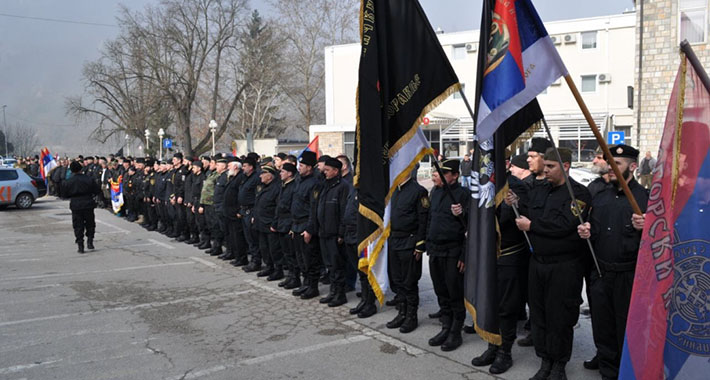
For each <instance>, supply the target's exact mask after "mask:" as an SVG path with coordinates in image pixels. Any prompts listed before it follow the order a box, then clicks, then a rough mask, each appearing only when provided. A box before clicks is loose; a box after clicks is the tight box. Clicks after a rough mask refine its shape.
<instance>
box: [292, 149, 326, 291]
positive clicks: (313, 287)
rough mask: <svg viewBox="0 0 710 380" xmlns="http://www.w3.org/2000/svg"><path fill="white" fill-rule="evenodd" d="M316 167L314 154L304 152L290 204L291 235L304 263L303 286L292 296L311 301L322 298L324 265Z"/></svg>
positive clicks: (302, 268)
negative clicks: (318, 227)
mask: <svg viewBox="0 0 710 380" xmlns="http://www.w3.org/2000/svg"><path fill="white" fill-rule="evenodd" d="M316 164H317V158H316V154H315V153H314V152H311V151H305V152H303V154H302V155H301V157H300V158H299V163H298V173H299V174H300V176H299V180H298V182H297V184H296V189H295V192H294V194H293V201H292V202H291V216H292V217H293V225H292V226H291V232H292V234H293V237H294V243H295V244H294V245H295V248H296V255H297V256H298V257H300V262H301V263H303V266H302V267H301V271H302V273H303V285H302V286H301V287H300V288H297V289H294V291H293V293H292V294H293V295H294V296H296V297H300V298H301V299H311V298H315V297H318V296H319V295H320V292H319V290H318V278H319V276H320V272H321V268H322V267H323V261H322V259H321V256H320V250H319V248H318V246H319V243H318V234H317V232H318V231H317V230H316V225H315V212H316V211H315V210H316V207H317V204H318V195H319V192H320V185H319V180H318V179H317V178H316V176H317V174H316V172H315V166H316Z"/></svg>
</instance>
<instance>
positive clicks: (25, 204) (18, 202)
mask: <svg viewBox="0 0 710 380" xmlns="http://www.w3.org/2000/svg"><path fill="white" fill-rule="evenodd" d="M34 201H35V200H34V199H33V198H32V194H30V193H21V194H19V195H18V196H17V198H15V206H17V208H22V209H25V208H30V207H31V206H32V202H34Z"/></svg>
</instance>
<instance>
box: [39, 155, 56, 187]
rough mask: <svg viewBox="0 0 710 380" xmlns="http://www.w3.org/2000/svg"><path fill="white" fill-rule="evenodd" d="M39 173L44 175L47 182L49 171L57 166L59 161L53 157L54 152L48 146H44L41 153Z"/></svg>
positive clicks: (43, 177)
mask: <svg viewBox="0 0 710 380" xmlns="http://www.w3.org/2000/svg"><path fill="white" fill-rule="evenodd" d="M39 161H40V163H41V164H40V165H39V174H40V176H42V179H43V180H44V182H45V183H46V182H47V175H49V172H50V171H51V170H52V169H54V168H55V167H56V166H57V161H56V160H55V159H54V157H52V153H50V152H49V149H47V148H46V147H44V148H42V150H41V151H40V153H39Z"/></svg>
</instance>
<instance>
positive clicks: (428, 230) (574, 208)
mask: <svg viewBox="0 0 710 380" xmlns="http://www.w3.org/2000/svg"><path fill="white" fill-rule="evenodd" d="M558 151H559V155H560V157H561V161H562V163H563V165H562V166H560V164H559V163H558V161H557V153H556V152H555V150H554V148H552V144H551V142H550V141H548V140H545V139H541V138H534V139H533V140H532V143H531V146H530V149H529V151H528V152H527V154H526V155H519V156H514V157H512V158H511V160H510V167H509V169H510V175H509V176H508V185H509V188H510V191H509V193H508V194H507V196H506V198H505V202H502V203H501V205H500V206H499V208H498V210H497V216H498V222H499V227H500V233H501V242H500V244H501V252H500V255H499V257H498V270H497V271H498V273H497V278H498V287H497V293H498V299H499V319H500V335H501V337H502V344H501V345H493V344H489V346H488V348H487V349H486V351H485V352H483V353H482V354H481V355H480V356H477V357H475V358H474V359H473V360H472V364H473V365H474V366H490V368H489V371H490V372H491V373H493V374H500V373H503V372H505V371H507V370H508V369H509V368H510V367H511V366H512V365H513V360H512V355H511V349H512V346H513V343H514V342H515V340H516V339H517V324H518V320H519V319H520V318H521V315H523V316H524V315H525V305H526V303H527V305H528V306H529V310H530V315H529V320H528V322H529V324H530V325H531V331H532V333H531V334H530V335H529V336H527V337H525V338H524V339H521V340H519V341H518V344H519V345H521V346H530V345H534V347H535V352H536V354H537V356H539V357H540V358H541V366H540V369H539V370H538V372H537V373H536V374H535V375H534V376H533V377H532V379H534V380H541V379H566V372H565V366H566V364H567V362H568V361H569V360H570V356H571V352H572V340H573V328H574V326H575V325H576V323H577V321H578V318H579V307H580V305H581V303H582V298H581V292H582V282H583V279H584V280H585V281H586V282H587V297H588V299H589V304H590V309H591V316H592V326H593V336H594V341H595V345H596V347H597V356H595V358H594V359H592V360H590V361H587V362H585V367H586V368H589V369H597V368H598V369H599V370H600V372H601V375H602V378H604V379H607V378H609V379H611V378H616V377H617V376H618V366H619V361H620V357H621V349H622V345H623V337H624V330H625V323H626V321H625V319H626V314H627V311H628V305H629V302H630V295H631V287H632V284H633V277H634V269H635V261H636V255H637V252H638V247H639V242H640V237H641V231H642V229H643V222H644V219H643V216H640V215H633V212H632V210H631V207H630V205H629V202H628V201H627V199H626V197H625V195H624V193H623V192H622V191H621V190H620V186H619V179H617V178H616V177H615V176H614V174H613V173H610V172H609V168H608V164H607V162H606V160H605V158H604V157H603V156H602V155H598V156H597V157H596V158H595V161H594V170H595V171H596V172H597V173H599V174H600V178H599V179H597V180H595V181H594V182H593V183H591V184H590V185H589V187H588V188H587V187H584V186H582V185H580V184H579V183H577V182H575V181H574V180H573V179H571V178H569V177H568V176H566V175H565V172H568V170H569V167H570V164H571V161H572V154H571V151H570V150H568V149H564V148H560V149H559V150H558ZM611 152H612V155H613V157H611V158H609V159H613V160H614V161H615V162H616V164H617V165H618V166H619V168H620V170H621V171H622V172H623V175H624V179H623V180H625V181H627V183H628V184H629V187H630V188H631V191H632V193H633V194H634V197H635V198H636V200H637V202H638V203H639V205H640V206H641V207H642V210H644V212H645V206H646V203H647V199H648V192H647V190H645V189H644V188H643V187H641V186H640V185H639V184H638V183H636V181H635V180H634V179H633V175H632V173H633V171H634V170H635V169H636V168H637V167H638V164H637V160H638V151H637V150H636V149H634V148H632V147H630V146H626V145H618V146H613V147H611ZM121 165H123V166H124V167H125V172H124V174H123V176H124V177H123V183H124V199H125V202H126V203H125V206H124V207H125V212H124V216H125V217H127V218H128V219H129V220H133V221H135V220H138V221H139V222H140V223H141V225H142V226H144V227H145V228H146V229H148V230H150V231H153V230H157V231H159V232H161V233H164V234H166V235H167V236H169V237H172V238H175V239H177V240H178V241H184V242H186V243H188V244H193V245H195V246H197V247H198V248H200V249H205V250H206V252H207V253H209V254H210V255H213V256H217V257H219V258H221V259H224V260H231V261H230V262H231V264H232V265H234V266H236V267H242V269H243V270H244V271H245V272H256V274H257V276H259V277H265V278H266V279H267V280H269V281H278V280H281V282H279V286H281V287H284V288H286V289H292V290H293V295H294V296H297V297H300V298H301V299H312V298H315V297H318V296H319V295H320V292H319V288H318V286H319V283H323V284H329V285H330V289H329V292H328V294H327V296H325V297H323V298H321V299H320V302H321V303H324V304H327V305H328V306H330V307H336V306H340V305H343V304H345V303H346V302H347V297H346V293H347V292H349V291H352V290H354V289H355V282H356V280H357V276H358V273H359V279H360V285H361V289H362V290H361V293H360V294H359V296H360V297H361V301H360V303H359V304H358V305H357V306H356V307H355V308H353V309H351V310H350V313H351V314H356V315H357V316H358V317H359V318H367V317H370V316H372V315H373V314H375V313H376V312H377V307H376V306H375V295H374V293H373V292H372V289H371V287H370V285H369V283H368V280H367V276H366V275H365V274H364V273H362V272H358V271H357V262H358V253H357V244H358V239H357V228H356V224H357V214H358V211H357V210H358V200H357V199H358V197H357V191H356V190H355V189H354V188H353V186H352V174H351V173H352V171H351V164H350V161H349V159H348V158H347V156H344V155H341V156H338V157H337V158H331V157H328V156H321V157H320V159H317V156H316V154H315V153H313V152H309V151H305V152H304V153H303V154H302V156H301V157H300V158H298V160H297V159H296V157H294V156H287V155H285V154H279V155H277V156H275V157H273V158H271V157H267V158H266V159H263V160H260V157H259V156H258V155H257V154H255V153H250V154H249V155H247V156H246V157H242V158H241V159H239V158H235V157H225V156H222V155H220V154H218V155H216V156H213V157H206V156H205V157H202V158H201V159H199V160H197V159H195V160H191V159H186V158H185V157H183V155H182V154H180V153H177V154H175V155H174V156H173V158H172V160H171V161H154V160H151V159H142V158H138V159H136V160H135V161H134V162H131V161H129V160H123V163H122V164H121ZM440 166H441V169H442V174H443V177H442V176H440V175H439V174H438V173H437V172H434V173H433V175H432V180H433V182H434V188H433V189H432V191H431V193H428V192H427V190H426V189H425V188H424V187H422V186H421V185H420V184H419V183H418V182H417V180H416V170H415V171H414V174H413V176H412V177H411V178H410V179H408V180H407V181H406V182H404V183H403V184H401V185H400V186H398V187H397V188H396V189H395V191H394V193H393V196H392V198H391V210H392V211H391V212H392V214H391V225H390V227H391V234H390V237H389V241H388V249H389V252H388V275H389V282H390V284H391V288H392V290H393V291H394V293H395V297H394V299H393V300H391V301H388V302H387V304H388V305H394V306H396V308H397V310H398V313H397V315H396V316H395V318H394V319H392V320H391V321H389V322H388V323H387V327H388V328H392V329H399V331H400V332H401V333H409V332H411V331H413V330H415V329H416V328H417V326H418V318H417V311H418V307H419V289H418V282H419V280H420V278H421V275H422V255H423V253H425V252H426V253H427V254H428V256H429V269H430V276H431V279H432V282H433V285H434V291H435V293H436V296H437V300H438V304H439V307H440V310H439V311H438V312H436V313H433V314H430V317H433V318H438V319H439V321H440V322H441V331H440V332H439V333H438V334H436V335H435V336H434V337H432V338H431V339H430V340H429V344H430V345H431V346H440V347H441V349H442V350H443V351H451V350H455V349H456V348H458V347H459V346H460V345H461V344H462V337H461V331H462V327H464V326H463V325H464V320H465V318H466V309H465V306H464V294H463V282H464V277H463V273H464V268H465V242H466V233H467V226H466V225H465V224H466V223H462V221H467V220H468V207H469V203H470V199H471V189H469V188H466V187H462V186H461V185H460V184H459V169H460V162H459V161H458V160H455V159H449V160H446V159H445V160H443V161H442V162H441V165H440ZM83 171H84V172H85V173H86V174H87V175H90V176H92V177H93V178H97V180H98V179H100V178H101V177H102V176H105V168H101V166H100V165H94V164H93V163H89V164H88V165H86V166H85V167H84V169H83ZM566 181H569V182H570V183H569V185H571V189H572V193H573V194H574V201H573V198H572V197H571V195H570V192H569V191H568V188H567V184H566V183H565V182H566ZM444 182H445V183H446V184H447V185H448V186H445V185H444ZM446 187H448V189H446ZM447 192H448V193H449V194H447ZM580 213H581V214H580ZM580 215H581V217H582V219H583V220H587V221H588V222H585V223H583V224H580V223H579V216H580ZM139 216H141V217H140V218H139ZM584 239H591V242H592V245H593V247H594V251H595V252H596V257H597V259H598V263H599V266H600V269H601V273H598V272H597V270H596V267H595V266H594V265H593V261H592V258H591V254H590V251H589V249H588V247H587V244H586V242H585V240H584ZM223 247H224V248H225V249H223ZM467 327H468V331H467V332H473V331H474V329H473V328H472V327H469V326H467ZM464 330H466V329H464Z"/></svg>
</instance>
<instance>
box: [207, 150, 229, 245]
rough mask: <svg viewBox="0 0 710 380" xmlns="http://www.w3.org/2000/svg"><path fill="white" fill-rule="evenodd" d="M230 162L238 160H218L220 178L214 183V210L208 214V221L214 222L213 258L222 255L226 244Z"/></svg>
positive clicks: (211, 227) (217, 167) (212, 229)
mask: <svg viewBox="0 0 710 380" xmlns="http://www.w3.org/2000/svg"><path fill="white" fill-rule="evenodd" d="M230 160H236V159H235V158H234V157H228V158H227V157H224V158H219V159H218V160H217V166H216V170H217V173H219V176H218V177H217V179H216V180H215V182H214V193H213V198H212V200H213V202H214V204H213V208H212V209H211V210H212V212H210V213H208V214H207V220H208V221H210V220H211V221H212V224H211V226H210V231H211V234H212V250H211V251H210V252H209V254H210V255H212V256H220V255H222V244H224V229H225V218H224V209H223V206H224V190H225V189H226V188H227V180H228V178H227V165H228V164H229V161H230Z"/></svg>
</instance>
